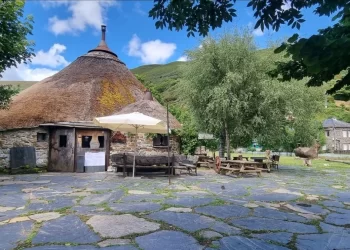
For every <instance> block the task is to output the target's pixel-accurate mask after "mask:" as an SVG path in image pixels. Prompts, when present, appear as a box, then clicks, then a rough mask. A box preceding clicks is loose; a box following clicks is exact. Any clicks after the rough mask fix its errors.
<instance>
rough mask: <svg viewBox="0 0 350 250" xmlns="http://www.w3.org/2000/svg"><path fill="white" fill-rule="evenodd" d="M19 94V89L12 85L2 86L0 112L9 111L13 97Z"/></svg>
mask: <svg viewBox="0 0 350 250" xmlns="http://www.w3.org/2000/svg"><path fill="white" fill-rule="evenodd" d="M18 92H19V88H14V87H13V86H10V85H0V110H1V109H7V108H8V107H9V104H10V102H11V97H12V96H13V95H15V94H17V93H18Z"/></svg>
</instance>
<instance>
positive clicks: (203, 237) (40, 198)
mask: <svg viewBox="0 0 350 250" xmlns="http://www.w3.org/2000/svg"><path fill="white" fill-rule="evenodd" d="M1 177H2V178H1V179H0V250H5V249H6V250H7V249H16V250H19V249H31V250H61V249H62V250H83V249H87V250H90V249H91V250H96V249H106V250H107V249H108V250H136V249H144V250H163V249H164V250H165V249H166V250H192V249H193V250H197V249H206V250H210V249H211V250H212V249H225V250H228V249H271V250H280V249H281V250H282V249H293V250H294V249H300V250H304V249H305V250H313V249H315V250H319V249H350V192H349V191H350V168H349V169H345V168H343V169H329V168H328V169H327V168H325V169H314V168H306V167H283V166H281V167H280V170H279V171H275V172H273V173H270V174H268V173H264V174H263V176H262V177H261V178H258V177H256V176H246V177H243V178H237V177H233V176H223V175H218V174H216V173H214V172H213V171H210V170H200V171H199V173H198V176H190V175H182V176H178V177H173V178H172V184H171V185H169V184H168V180H167V179H166V178H164V177H147V178H146V177H145V178H141V179H140V178H136V179H132V178H126V179H124V178H122V177H120V176H118V175H116V174H115V173H91V174H75V173H45V174H40V175H16V176H1Z"/></svg>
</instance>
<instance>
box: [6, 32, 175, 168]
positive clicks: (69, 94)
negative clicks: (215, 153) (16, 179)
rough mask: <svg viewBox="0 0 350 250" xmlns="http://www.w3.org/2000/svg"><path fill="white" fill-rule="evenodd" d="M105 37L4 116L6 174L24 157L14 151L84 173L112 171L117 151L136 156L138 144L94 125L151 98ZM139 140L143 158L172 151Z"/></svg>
mask: <svg viewBox="0 0 350 250" xmlns="http://www.w3.org/2000/svg"><path fill="white" fill-rule="evenodd" d="M105 32H106V26H102V39H101V42H100V44H99V45H98V46H97V47H96V48H95V49H92V50H90V51H89V52H88V53H87V54H85V55H82V56H80V57H78V58H77V59H76V60H75V61H74V62H72V63H71V64H70V65H68V66H67V67H66V68H64V69H62V70H61V71H60V72H58V73H56V74H55V75H53V76H51V77H48V78H46V79H44V80H42V81H40V82H38V83H36V84H34V85H33V86H31V87H29V88H28V89H25V90H24V91H22V92H20V93H19V94H18V95H17V96H15V97H14V98H13V100H12V102H11V104H10V108H9V109H8V110H0V168H9V167H10V165H11V160H10V159H12V160H13V161H15V160H16V159H17V160H18V158H19V157H21V156H20V155H18V156H16V155H14V154H15V152H16V150H12V149H13V148H18V147H31V148H32V149H33V148H34V150H35V158H36V165H37V166H40V167H47V170H48V171H62V172H82V170H81V169H78V168H77V166H78V165H79V164H80V165H81V161H83V162H85V164H86V167H88V164H92V165H94V164H98V165H99V166H101V167H103V169H104V170H107V167H108V165H109V157H110V154H112V153H116V152H115V151H114V150H118V152H128V151H132V150H133V148H132V146H133V142H132V138H128V135H127V134H124V133H122V132H113V131H110V130H108V129H104V128H101V127H97V126H96V125H94V124H93V123H92V120H93V118H94V117H99V116H106V115H112V114H114V113H117V112H119V111H121V110H122V109H123V108H124V107H126V106H127V105H129V104H131V103H134V102H137V101H140V100H142V99H143V98H144V96H145V93H146V96H149V93H147V91H146V89H145V87H144V86H143V85H142V84H141V83H140V82H139V81H138V80H137V79H136V77H135V76H134V75H133V74H132V73H131V72H130V71H129V70H128V68H127V67H126V66H125V63H123V62H122V61H121V60H120V59H119V58H118V56H117V55H116V54H115V53H113V52H112V51H111V50H110V49H109V48H108V46H107V44H106V41H105ZM152 101H153V102H156V103H157V105H160V104H159V103H158V102H157V101H156V100H153V99H152ZM157 116H158V115H157V114H155V115H154V117H156V118H158V117H157ZM161 116H162V117H164V114H163V115H161ZM171 121H172V122H171V124H174V126H175V127H179V126H180V124H179V123H178V121H176V119H175V118H174V117H173V116H171ZM175 127H174V128H175ZM161 136H162V135H161ZM138 137H139V141H140V140H141V142H142V143H141V145H142V147H141V149H140V154H160V153H161V154H163V153H164V154H165V153H166V145H154V139H152V138H149V136H145V135H139V136H138ZM164 141H167V143H170V144H171V148H172V151H174V152H178V151H179V145H178V142H177V138H175V137H173V138H170V139H169V140H164ZM11 154H12V155H11ZM24 161H25V160H24ZM89 162H90V163H89ZM93 162H95V163H93ZM96 162H98V163H96ZM102 163H103V164H102ZM83 164H84V163H83ZM99 170H101V168H100V169H99Z"/></svg>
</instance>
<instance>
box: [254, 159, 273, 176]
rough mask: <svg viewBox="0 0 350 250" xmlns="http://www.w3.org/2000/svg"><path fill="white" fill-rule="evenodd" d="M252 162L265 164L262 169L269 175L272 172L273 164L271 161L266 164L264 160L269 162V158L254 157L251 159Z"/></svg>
mask: <svg viewBox="0 0 350 250" xmlns="http://www.w3.org/2000/svg"><path fill="white" fill-rule="evenodd" d="M250 159H251V160H253V161H255V162H260V163H263V168H262V169H261V170H262V171H267V172H268V173H270V172H271V168H270V166H271V163H270V162H269V161H266V162H264V160H268V158H267V157H265V156H253V157H250Z"/></svg>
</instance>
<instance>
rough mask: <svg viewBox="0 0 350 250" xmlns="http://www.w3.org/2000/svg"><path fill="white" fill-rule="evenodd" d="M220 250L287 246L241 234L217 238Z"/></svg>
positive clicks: (276, 249) (267, 249)
mask: <svg viewBox="0 0 350 250" xmlns="http://www.w3.org/2000/svg"><path fill="white" fill-rule="evenodd" d="M219 244H220V245H219V246H218V247H219V248H218V249H220V250H232V249H239V250H252V249H257V250H287V249H288V248H286V247H282V246H277V245H273V244H270V243H268V242H266V241H263V240H258V239H250V238H245V237H242V236H229V237H224V238H222V239H221V240H219Z"/></svg>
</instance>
